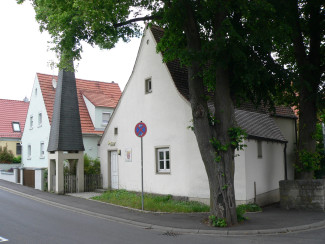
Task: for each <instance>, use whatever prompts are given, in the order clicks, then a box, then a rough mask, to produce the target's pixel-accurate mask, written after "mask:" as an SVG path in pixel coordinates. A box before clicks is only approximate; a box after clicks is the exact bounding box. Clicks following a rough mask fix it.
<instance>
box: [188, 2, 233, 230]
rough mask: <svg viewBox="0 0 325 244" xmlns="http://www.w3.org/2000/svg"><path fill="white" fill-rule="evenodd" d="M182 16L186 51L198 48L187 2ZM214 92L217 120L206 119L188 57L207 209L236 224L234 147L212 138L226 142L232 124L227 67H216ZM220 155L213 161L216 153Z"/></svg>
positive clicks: (198, 72) (198, 76) (195, 66)
mask: <svg viewBox="0 0 325 244" xmlns="http://www.w3.org/2000/svg"><path fill="white" fill-rule="evenodd" d="M186 13H187V16H186V18H185V20H184V29H185V34H186V38H187V48H188V49H189V51H194V52H200V51H201V41H200V36H199V29H198V26H197V22H196V21H195V17H194V14H193V12H192V10H191V8H190V7H189V6H188V9H187V11H186ZM216 75H217V78H216V91H215V96H214V107H215V119H216V121H218V123H215V124H214V125H213V124H211V123H209V109H208V104H207V100H206V98H205V96H204V94H205V88H204V84H203V78H202V68H201V66H200V63H199V62H198V61H192V63H191V65H190V66H189V67H188V84H189V93H190V103H191V107H192V114H193V124H194V133H195V135H196V139H197V143H198V146H199V150H200V153H201V157H202V160H203V162H204V165H205V169H206V171H207V175H208V180H209V187H210V207H211V213H212V214H213V215H215V216H216V217H217V218H222V219H225V220H226V223H227V225H228V226H231V225H235V224H237V214H236V202H235V193H234V149H233V148H231V147H230V146H229V147H228V150H226V151H220V150H219V151H218V150H216V148H215V147H214V146H213V145H212V143H211V141H212V140H218V141H219V142H220V143H221V144H222V145H230V138H229V135H228V130H229V128H231V127H233V126H234V124H235V122H234V106H233V103H232V100H231V97H230V90H229V77H228V75H227V70H224V69H218V70H217V74H216ZM217 155H218V156H220V160H219V161H217V160H216V157H217Z"/></svg>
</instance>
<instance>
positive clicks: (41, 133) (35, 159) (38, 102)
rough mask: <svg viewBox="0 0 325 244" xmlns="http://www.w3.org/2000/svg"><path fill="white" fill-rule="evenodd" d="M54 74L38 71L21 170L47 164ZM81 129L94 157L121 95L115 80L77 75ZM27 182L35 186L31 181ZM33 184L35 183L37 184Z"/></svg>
mask: <svg viewBox="0 0 325 244" xmlns="http://www.w3.org/2000/svg"><path fill="white" fill-rule="evenodd" d="M57 79H58V77H57V76H53V75H47V74H40V73H37V74H36V77H35V81H34V85H33V90H32V94H31V98H30V106H29V109H28V112H27V117H26V124H25V130H24V133H23V135H22V148H23V149H22V163H23V167H24V168H25V170H24V172H28V171H31V172H32V174H33V171H34V170H35V169H38V168H47V167H48V153H47V147H48V141H49V135H50V129H51V121H52V113H53V105H54V99H55V91H56V85H57ZM76 85H77V93H78V94H77V95H78V104H79V112H80V120H81V129H82V137H83V143H84V147H85V153H87V154H88V155H89V156H90V157H92V158H97V156H98V152H97V149H98V147H97V144H98V141H99V140H100V138H101V136H102V134H103V131H104V129H105V127H106V125H107V123H108V121H109V119H110V117H111V115H112V113H113V110H114V108H115V106H116V104H117V102H118V100H119V98H120V96H121V90H120V88H119V85H118V84H117V83H114V82H112V83H106V82H98V81H90V80H82V79H76ZM30 186H32V187H34V185H33V184H32V183H31V184H30ZM35 187H38V186H37V184H36V185H35Z"/></svg>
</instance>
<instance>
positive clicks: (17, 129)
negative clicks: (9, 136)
mask: <svg viewBox="0 0 325 244" xmlns="http://www.w3.org/2000/svg"><path fill="white" fill-rule="evenodd" d="M12 129H13V131H14V132H20V131H21V130H20V123H19V122H12Z"/></svg>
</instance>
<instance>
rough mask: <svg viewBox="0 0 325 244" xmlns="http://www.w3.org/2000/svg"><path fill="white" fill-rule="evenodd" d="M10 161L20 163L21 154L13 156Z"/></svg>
mask: <svg viewBox="0 0 325 244" xmlns="http://www.w3.org/2000/svg"><path fill="white" fill-rule="evenodd" d="M12 162H13V163H14V164H20V163H21V156H17V157H14V159H13V161H12Z"/></svg>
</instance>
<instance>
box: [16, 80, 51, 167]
mask: <svg viewBox="0 0 325 244" xmlns="http://www.w3.org/2000/svg"><path fill="white" fill-rule="evenodd" d="M39 113H42V125H41V126H39V125H38V114H39ZM31 116H33V128H32V129H31V128H30V117H31ZM50 128H51V127H50V122H49V119H48V115H47V111H46V108H45V103H44V100H43V94H42V91H41V88H40V85H39V81H38V79H37V75H36V76H35V81H34V85H33V90H32V95H31V98H30V104H29V108H28V113H27V117H26V123H25V129H24V133H23V136H22V139H21V140H22V163H23V166H24V167H35V168H39V167H47V146H48V140H49V135H50ZM41 142H44V150H45V154H44V157H40V143H41ZM28 145H31V149H32V150H31V152H32V154H31V157H30V158H28V156H27V151H28Z"/></svg>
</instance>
